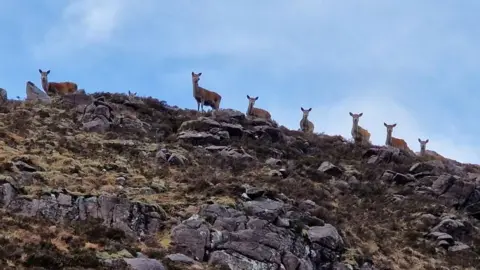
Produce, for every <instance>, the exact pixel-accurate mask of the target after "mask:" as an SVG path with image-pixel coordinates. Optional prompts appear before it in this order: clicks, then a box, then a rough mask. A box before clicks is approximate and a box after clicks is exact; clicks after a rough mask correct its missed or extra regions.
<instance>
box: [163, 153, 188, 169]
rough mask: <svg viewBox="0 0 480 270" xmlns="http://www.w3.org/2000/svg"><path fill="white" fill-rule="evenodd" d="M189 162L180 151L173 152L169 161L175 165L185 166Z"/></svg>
mask: <svg viewBox="0 0 480 270" xmlns="http://www.w3.org/2000/svg"><path fill="white" fill-rule="evenodd" d="M187 162H188V159H187V158H186V157H185V156H183V155H181V154H179V153H172V154H171V155H170V157H169V158H168V163H170V164H174V165H179V166H184V165H185V164H186V163H187Z"/></svg>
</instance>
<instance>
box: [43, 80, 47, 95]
mask: <svg viewBox="0 0 480 270" xmlns="http://www.w3.org/2000/svg"><path fill="white" fill-rule="evenodd" d="M42 88H43V90H44V91H45V92H47V91H48V80H47V79H42Z"/></svg>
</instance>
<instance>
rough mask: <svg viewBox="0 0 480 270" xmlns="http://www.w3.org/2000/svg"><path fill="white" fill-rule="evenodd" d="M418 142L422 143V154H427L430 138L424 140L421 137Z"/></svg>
mask: <svg viewBox="0 0 480 270" xmlns="http://www.w3.org/2000/svg"><path fill="white" fill-rule="evenodd" d="M418 142H419V143H420V156H425V154H426V150H427V143H428V139H426V140H425V141H422V140H420V138H418Z"/></svg>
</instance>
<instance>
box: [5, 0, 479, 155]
mask: <svg viewBox="0 0 480 270" xmlns="http://www.w3.org/2000/svg"><path fill="white" fill-rule="evenodd" d="M167 2H168V3H167ZM479 11H480V2H479V1H453V0H445V1H434V0H423V1H416V0H402V1H394V0H369V1H360V0H302V1H287V0H262V1H257V0H242V1H225V0H202V1H193V0H176V1H157V0H37V1H31V0H28V1H27V0H2V8H1V9H0V33H2V41H1V42H0V59H1V61H0V87H3V88H5V89H7V91H8V95H9V97H10V98H15V97H16V96H19V97H20V98H24V97H25V83H26V81H29V80H30V81H32V82H34V83H35V84H37V85H40V74H39V72H38V69H43V70H51V72H50V75H49V79H50V81H57V82H58V81H74V82H76V83H77V84H78V85H79V88H83V89H85V90H86V91H87V92H89V93H92V92H98V91H103V92H127V91H128V90H130V91H134V92H137V94H138V95H140V96H152V97H156V98H158V99H160V100H165V101H167V102H168V104H170V105H177V106H179V107H180V108H189V109H196V108H197V104H196V101H195V100H194V99H193V96H192V82H191V72H192V71H194V72H196V73H198V72H202V78H201V80H200V85H201V86H202V87H205V88H207V89H209V90H213V91H216V92H217V93H219V94H221V95H222V103H221V105H220V106H221V107H222V108H232V109H236V110H240V111H242V112H245V111H246V109H247V105H248V100H247V97H246V95H250V96H258V97H259V99H258V101H257V103H256V106H257V107H260V108H263V109H266V110H268V111H270V113H271V114H272V117H273V119H274V120H276V121H277V122H278V123H279V124H281V125H284V126H287V127H289V128H291V129H295V130H296V129H298V128H299V122H300V119H301V117H302V112H301V110H300V107H304V108H312V112H311V113H310V120H311V121H312V122H313V123H314V124H315V132H319V133H320V132H325V133H326V134H330V135H342V136H344V137H346V138H351V135H350V130H351V125H352V118H351V117H350V115H349V112H352V113H360V112H363V116H362V117H361V118H360V125H361V126H362V127H364V128H366V129H368V130H369V131H370V133H371V134H372V137H371V140H372V142H373V143H374V144H377V145H383V144H384V143H385V138H386V128H385V127H384V125H383V123H384V122H386V123H387V124H393V123H397V127H396V128H395V129H394V131H393V136H394V137H398V138H403V139H404V140H405V141H406V142H407V143H408V145H409V146H410V148H412V149H413V150H414V151H419V148H420V145H419V143H418V141H417V139H418V138H421V139H429V140H430V142H429V144H428V145H427V149H431V150H434V151H436V152H438V153H440V154H442V155H443V156H445V157H448V158H452V159H455V160H458V161H460V162H468V163H475V164H477V163H480V142H479V140H478V134H479V133H480V125H477V122H478V121H477V116H478V115H480V114H479V113H478V110H480V107H479V106H478V105H477V102H478V100H479V99H480V91H479V90H480V77H479V76H478V74H479V73H480V50H479V48H480V28H478V25H479V23H480V17H478V13H479Z"/></svg>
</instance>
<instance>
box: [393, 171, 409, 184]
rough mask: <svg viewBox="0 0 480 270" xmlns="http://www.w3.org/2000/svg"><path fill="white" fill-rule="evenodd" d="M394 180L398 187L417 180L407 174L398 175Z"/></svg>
mask: <svg viewBox="0 0 480 270" xmlns="http://www.w3.org/2000/svg"><path fill="white" fill-rule="evenodd" d="M392 180H393V181H394V182H395V183H396V184H398V185H405V184H408V183H410V182H414V181H415V178H414V177H413V176H412V175H410V174H407V175H405V174H401V173H397V174H395V176H394V177H393V179H392Z"/></svg>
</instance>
